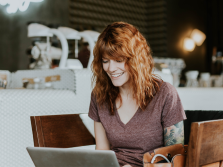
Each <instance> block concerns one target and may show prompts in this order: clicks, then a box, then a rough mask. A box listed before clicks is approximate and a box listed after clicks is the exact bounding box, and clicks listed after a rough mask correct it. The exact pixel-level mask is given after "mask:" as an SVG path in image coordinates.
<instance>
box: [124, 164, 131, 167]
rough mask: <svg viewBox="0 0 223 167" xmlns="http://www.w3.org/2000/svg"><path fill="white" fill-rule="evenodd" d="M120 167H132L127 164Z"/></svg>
mask: <svg viewBox="0 0 223 167" xmlns="http://www.w3.org/2000/svg"><path fill="white" fill-rule="evenodd" d="M122 167H132V166H131V165H129V164H128V165H124V166H122Z"/></svg>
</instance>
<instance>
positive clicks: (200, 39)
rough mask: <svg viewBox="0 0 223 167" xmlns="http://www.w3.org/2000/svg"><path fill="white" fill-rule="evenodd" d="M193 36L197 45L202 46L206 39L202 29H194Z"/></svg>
mask: <svg viewBox="0 0 223 167" xmlns="http://www.w3.org/2000/svg"><path fill="white" fill-rule="evenodd" d="M191 38H192V39H193V40H194V41H195V43H196V44H197V46H201V45H202V43H203V42H204V40H205V39H206V35H205V34H204V33H203V32H202V31H200V30H198V29H194V30H193V31H192V33H191Z"/></svg>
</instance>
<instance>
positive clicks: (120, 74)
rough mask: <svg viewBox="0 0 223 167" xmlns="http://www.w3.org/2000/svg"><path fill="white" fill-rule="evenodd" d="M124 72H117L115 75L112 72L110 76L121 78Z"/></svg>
mask: <svg viewBox="0 0 223 167" xmlns="http://www.w3.org/2000/svg"><path fill="white" fill-rule="evenodd" d="M123 74H124V72H122V73H119V74H116V75H114V74H110V76H111V78H112V79H117V78H119V77H120V76H122V75H123Z"/></svg>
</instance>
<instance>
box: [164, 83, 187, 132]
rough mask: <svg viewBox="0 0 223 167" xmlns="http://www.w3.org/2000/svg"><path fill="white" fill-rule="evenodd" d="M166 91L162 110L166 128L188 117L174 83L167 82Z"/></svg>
mask: <svg viewBox="0 0 223 167" xmlns="http://www.w3.org/2000/svg"><path fill="white" fill-rule="evenodd" d="M165 92H166V98H165V103H164V106H163V111H162V124H163V127H164V128H166V127H169V126H172V125H175V124H176V123H178V122H180V121H183V120H185V119H187V118H186V115H185V112H184V109H183V105H182V103H181V100H180V97H179V95H178V93H177V90H176V89H175V88H174V87H173V86H172V85H170V84H167V85H166V90H165Z"/></svg>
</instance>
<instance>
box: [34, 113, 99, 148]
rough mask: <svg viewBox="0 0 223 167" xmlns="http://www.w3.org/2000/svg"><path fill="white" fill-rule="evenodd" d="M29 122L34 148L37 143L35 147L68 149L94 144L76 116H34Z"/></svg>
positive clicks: (91, 137)
mask: <svg viewBox="0 0 223 167" xmlns="http://www.w3.org/2000/svg"><path fill="white" fill-rule="evenodd" d="M32 119H34V120H35V124H34V123H33V122H34V121H33V120H32ZM31 120H32V121H31V123H32V129H33V138H34V146H37V143H38V146H37V147H55V148H68V147H76V146H84V145H92V144H95V139H94V137H93V136H92V135H91V134H90V132H89V131H88V130H87V128H86V127H85V125H84V124H83V123H82V120H81V119H80V117H79V115H78V114H71V115H51V116H35V117H31ZM34 126H35V127H34ZM35 129H36V130H35ZM34 134H37V135H34Z"/></svg>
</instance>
